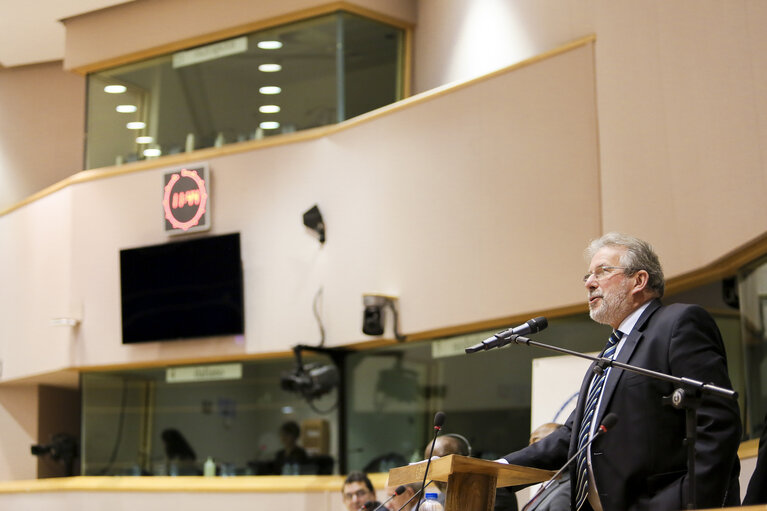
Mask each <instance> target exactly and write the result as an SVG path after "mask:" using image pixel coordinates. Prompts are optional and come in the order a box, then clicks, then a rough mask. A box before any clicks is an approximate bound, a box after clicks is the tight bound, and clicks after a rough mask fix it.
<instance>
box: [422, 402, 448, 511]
mask: <svg viewBox="0 0 767 511" xmlns="http://www.w3.org/2000/svg"><path fill="white" fill-rule="evenodd" d="M444 424H445V412H437V413H435V414H434V438H433V439H432V441H431V449H429V458H428V460H427V461H426V470H424V471H423V482H421V489H423V488H425V487H426V475H427V474H428V473H429V465H431V456H432V454H434V444H435V443H436V442H437V435H439V432H440V431H442V426H443V425H444ZM421 502H423V501H422V500H419V501H418V505H417V506H416V507H415V511H418V509H419V508H420V507H421Z"/></svg>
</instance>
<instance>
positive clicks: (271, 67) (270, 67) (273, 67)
mask: <svg viewBox="0 0 767 511" xmlns="http://www.w3.org/2000/svg"><path fill="white" fill-rule="evenodd" d="M258 70H259V71H261V72H262V73H274V72H276V71H280V70H282V66H281V65H279V64H261V65H260V66H258Z"/></svg>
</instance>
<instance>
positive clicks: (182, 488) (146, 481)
mask: <svg viewBox="0 0 767 511" xmlns="http://www.w3.org/2000/svg"><path fill="white" fill-rule="evenodd" d="M368 477H370V480H371V482H372V483H373V486H374V487H376V488H384V487H385V486H386V479H387V477H388V474H368ZM344 479H345V477H344V476H343V475H332V476H290V477H283V476H237V477H204V476H184V477H170V476H145V477H141V476H135V477H133V476H78V477H55V478H50V479H32V480H25V481H0V494H2V493H43V492H61V491H82V492H153V493H156V492H186V493H188V492H191V493H208V492H230V493H232V492H254V493H293V492H302V493H306V492H339V497H340V492H341V487H342V486H343V482H344Z"/></svg>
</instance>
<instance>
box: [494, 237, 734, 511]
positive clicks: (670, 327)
mask: <svg viewBox="0 0 767 511" xmlns="http://www.w3.org/2000/svg"><path fill="white" fill-rule="evenodd" d="M586 253H587V255H588V257H589V258H590V261H591V262H590V265H589V270H588V273H587V274H586V275H585V276H584V279H583V280H584V284H585V286H586V291H587V294H588V301H589V311H590V316H591V318H592V319H593V320H594V321H596V322H597V323H602V324H607V325H611V326H612V327H613V329H614V331H613V333H612V335H611V336H610V340H609V341H608V342H607V344H606V346H605V350H604V351H603V353H602V355H601V356H602V357H605V358H612V359H614V360H616V361H619V362H623V363H627V364H631V365H634V366H639V367H642V368H645V369H650V370H653V371H657V372H661V373H665V374H670V375H673V376H677V377H685V378H691V379H694V380H698V381H700V382H704V383H713V384H714V385H717V386H721V387H725V388H728V389H731V388H732V385H731V384H730V379H729V376H728V374H727V360H726V357H725V352H724V345H723V342H722V338H721V335H720V334H719V330H718V328H717V326H716V324H715V323H714V320H713V318H712V317H711V316H710V315H709V314H708V313H707V312H706V311H704V310H703V309H702V308H701V307H699V306H696V305H686V304H672V305H669V306H663V305H661V302H660V298H661V297H662V296H663V291H664V287H665V282H664V278H663V270H662V268H661V265H660V262H659V260H658V256H657V255H656V254H655V252H654V251H653V249H652V247H651V246H650V245H649V244H648V243H647V242H645V241H642V240H639V239H636V238H633V237H631V236H626V235H623V234H618V233H610V234H606V235H605V236H603V237H602V238H599V239H597V240H594V241H593V242H592V243H591V244H590V245H589V247H588V249H587V250H586ZM673 390H674V387H673V385H672V384H671V383H669V382H665V381H661V380H658V379H655V378H651V377H648V376H644V375H641V374H636V373H633V372H629V371H625V370H622V369H619V368H617V367H608V368H607V369H606V370H605V371H604V372H603V373H602V375H597V374H596V373H594V372H593V371H591V370H589V372H588V373H587V374H586V376H585V378H584V380H583V383H582V385H581V390H580V394H579V397H578V403H577V405H576V408H575V410H574V411H573V413H572V414H571V415H570V417H569V418H568V420H567V422H566V424H565V426H564V427H561V428H559V429H558V430H557V431H556V432H554V433H552V434H551V435H549V436H547V437H546V438H544V439H543V440H541V441H540V442H537V443H535V444H532V445H530V446H528V447H526V448H524V449H522V450H519V451H516V452H513V453H511V454H509V455H507V456H505V458H504V459H505V460H506V461H507V462H508V463H511V464H514V465H523V466H530V467H537V468H544V469H549V470H555V469H558V468H560V467H561V466H562V465H564V464H565V462H566V461H567V460H568V458H570V457H571V456H573V455H575V454H576V452H577V451H578V450H579V448H580V447H583V446H584V445H586V444H587V442H588V441H589V439H590V438H591V437H592V436H593V435H594V433H595V431H597V429H598V427H599V425H600V424H601V421H602V419H603V418H604V417H605V415H607V414H608V413H614V414H615V415H616V416H617V417H618V422H617V424H616V425H615V427H614V428H612V429H611V430H610V431H609V432H608V433H606V434H605V435H603V436H599V437H598V438H596V439H595V440H594V441H593V443H592V444H591V446H590V447H588V448H586V449H585V450H584V451H583V454H582V455H580V456H579V457H577V458H576V459H575V460H573V462H572V464H571V465H570V475H571V477H570V480H571V488H572V496H571V500H572V502H571V504H572V508H573V509H579V510H589V509H593V510H595V511H624V510H640V509H642V510H644V509H647V510H654V511H659V510H680V509H683V508H684V506H685V496H686V493H685V489H686V487H687V483H688V482H687V451H686V447H685V445H684V438H685V411H684V410H678V409H676V408H673V407H672V406H670V405H668V404H664V403H663V402H662V401H661V398H662V397H663V396H668V395H670V394H671V393H672V392H673ZM695 429H696V432H697V444H696V456H695V483H696V487H695V488H696V491H695V496H694V498H695V505H696V507H697V508H712V507H722V506H725V505H727V506H729V505H738V504H739V498H740V497H739V490H738V474H739V472H740V464H739V462H738V459H737V450H738V444H739V441H740V434H741V429H740V415H739V411H738V407H737V404H736V402H735V401H734V400H730V399H726V398H723V397H718V396H710V397H709V396H704V397H703V399H702V402H701V404H700V407H699V408H698V416H697V424H696V428H695Z"/></svg>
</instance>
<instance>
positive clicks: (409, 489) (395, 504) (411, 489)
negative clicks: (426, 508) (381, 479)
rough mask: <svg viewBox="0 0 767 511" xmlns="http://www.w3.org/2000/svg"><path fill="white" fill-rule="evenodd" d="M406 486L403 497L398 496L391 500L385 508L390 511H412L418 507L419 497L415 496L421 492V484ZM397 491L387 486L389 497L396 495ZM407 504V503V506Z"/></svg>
mask: <svg viewBox="0 0 767 511" xmlns="http://www.w3.org/2000/svg"><path fill="white" fill-rule="evenodd" d="M404 486H405V491H404V492H403V493H402V494H401V495H397V496H396V497H394V498H393V499H391V500H390V501H389V502H387V503H386V505H385V506H384V507H385V508H386V509H388V510H389V511H398V510H399V509H401V510H402V511H411V510H413V509H415V506H416V505H418V500H419V498H418V497H415V494H416V493H418V492H419V491H420V490H421V483H410V484H406V485H404ZM395 489H396V488H395V487H393V486H387V487H386V495H387V497H388V496H389V495H394V490H395ZM414 497H415V498H414ZM410 499H413V500H410ZM408 501H410V502H409V503H408ZM406 503H407V506H405V504H406ZM403 506H405V507H403Z"/></svg>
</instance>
